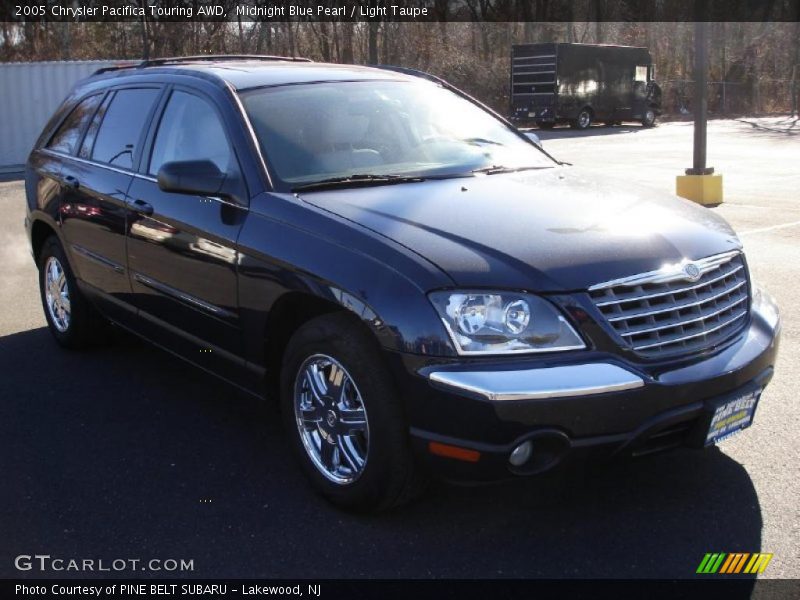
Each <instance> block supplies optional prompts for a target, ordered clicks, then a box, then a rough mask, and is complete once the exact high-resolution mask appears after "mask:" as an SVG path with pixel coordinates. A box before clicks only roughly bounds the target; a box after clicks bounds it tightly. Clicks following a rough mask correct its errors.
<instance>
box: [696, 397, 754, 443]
mask: <svg viewBox="0 0 800 600" xmlns="http://www.w3.org/2000/svg"><path fill="white" fill-rule="evenodd" d="M761 390H762V388H758V389H756V390H752V391H749V392H747V393H746V394H743V395H741V396H737V397H736V398H734V399H733V400H729V401H727V402H723V403H722V404H720V405H719V406H718V407H717V409H716V410H715V411H714V416H713V417H712V418H711V425H710V426H709V428H708V435H706V446H710V445H711V444H718V443H719V442H721V441H723V440H725V439H727V438H729V437H731V436H732V435H734V434H737V433H739V432H740V431H741V430H742V429H745V428H747V427H749V426H750V425H751V424H752V422H753V414H754V413H755V412H756V404H758V399H759V397H760V396H761Z"/></svg>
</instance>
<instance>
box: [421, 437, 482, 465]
mask: <svg viewBox="0 0 800 600" xmlns="http://www.w3.org/2000/svg"><path fill="white" fill-rule="evenodd" d="M428 450H429V451H430V453H431V454H436V455H437V456H446V457H447V458H455V459H456V460H463V461H465V462H478V459H479V458H480V457H481V453H480V452H478V451H477V450H469V449H468V448H459V447H458V446H451V445H450V444H441V443H439V442H429V443H428Z"/></svg>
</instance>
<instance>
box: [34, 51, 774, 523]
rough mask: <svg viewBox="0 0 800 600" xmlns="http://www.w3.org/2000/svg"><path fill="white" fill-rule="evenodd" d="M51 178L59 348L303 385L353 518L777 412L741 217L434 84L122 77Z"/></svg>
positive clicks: (292, 419)
mask: <svg viewBox="0 0 800 600" xmlns="http://www.w3.org/2000/svg"><path fill="white" fill-rule="evenodd" d="M26 191H27V197H28V215H27V219H26V226H27V230H28V233H29V236H30V241H31V247H32V251H33V255H34V257H35V259H36V262H37V264H38V267H39V271H40V285H41V295H42V302H43V305H44V311H45V315H46V316H47V321H48V323H49V326H50V330H51V331H52V333H53V335H54V336H55V339H56V340H57V341H58V342H59V343H60V344H62V345H63V346H66V347H79V346H83V345H86V344H89V343H91V342H92V341H93V339H94V338H96V337H97V334H98V333H99V332H101V331H102V329H103V326H104V324H105V323H107V322H112V323H115V324H117V325H119V326H122V327H124V328H126V329H129V330H131V331H133V332H135V333H137V334H139V335H141V336H143V337H145V338H147V339H149V340H151V341H152V342H154V343H155V344H158V345H159V346H161V347H163V348H165V349H167V350H169V351H171V352H174V353H176V354H178V355H180V356H182V357H184V358H186V359H187V360H189V361H191V362H192V363H195V364H196V365H198V366H200V367H202V368H204V369H207V370H208V371H211V372H213V373H215V374H217V375H219V376H221V377H223V378H225V379H227V380H229V381H231V382H233V383H235V384H236V385H238V386H239V387H241V388H244V389H246V390H248V391H250V392H252V393H255V394H259V395H268V396H272V395H278V396H279V398H280V404H281V409H282V414H283V416H284V418H285V425H286V427H287V431H288V436H289V439H290V440H291V444H292V445H293V447H294V450H295V451H296V454H297V456H298V458H299V462H300V464H301V465H302V467H303V469H304V470H305V472H306V473H307V475H308V477H309V478H310V480H311V482H312V483H313V485H314V486H315V487H316V488H317V490H319V491H320V492H322V493H323V494H324V495H325V496H327V497H328V498H329V499H330V500H332V501H333V502H335V503H337V504H339V505H341V506H346V507H350V508H357V509H363V510H367V509H377V508H382V507H388V506H391V505H396V504H399V503H401V502H403V501H404V500H406V499H408V498H409V497H411V496H413V494H414V492H415V490H418V489H419V488H420V482H421V481H422V480H424V479H425V477H424V476H423V473H425V474H427V473H434V474H438V475H439V476H441V477H444V478H446V479H450V480H461V481H472V482H475V481H486V480H492V479H500V478H507V477H514V476H522V475H529V474H533V473H539V472H542V471H545V470H548V469H551V468H553V467H554V466H556V465H558V464H559V463H560V462H562V461H563V460H565V459H566V458H568V457H570V456H573V455H579V454H583V453H591V454H605V455H620V454H634V455H637V454H645V453H650V452H655V451H658V450H663V449H667V448H672V447H676V446H691V447H698V448H702V447H704V446H707V445H711V444H713V443H715V442H717V441H719V440H720V439H722V438H724V437H726V436H728V435H730V434H732V433H734V432H736V431H738V430H740V429H742V428H744V427H746V426H748V425H749V424H750V423H751V421H752V419H753V415H754V411H755V409H756V406H757V403H758V401H759V398H760V396H761V393H762V391H763V389H764V387H765V385H766V384H767V383H768V381H769V379H770V377H771V375H772V370H773V365H774V364H775V358H776V352H777V347H778V336H779V328H780V325H779V317H778V312H777V309H776V307H775V305H774V303H773V302H772V300H771V299H770V297H769V296H768V295H767V294H766V293H765V292H763V291H761V290H760V289H759V288H757V287H756V286H755V285H754V284H753V282H752V281H751V279H750V278H749V276H748V270H747V261H746V259H745V256H744V254H743V253H742V249H741V244H740V243H739V241H738V239H737V237H736V235H735V234H734V232H733V231H732V230H731V229H730V227H729V226H728V225H727V224H726V223H725V222H724V221H723V220H722V219H720V218H719V217H717V216H716V215H715V214H714V213H713V212H711V211H709V210H707V209H705V208H701V207H698V206H696V205H694V204H692V203H690V202H687V201H683V200H680V199H677V198H674V197H664V198H659V197H655V196H654V195H653V194H652V193H651V192H635V191H633V190H631V189H630V188H629V187H628V186H627V185H620V184H614V183H613V182H604V181H601V180H599V179H598V178H597V177H596V176H594V175H587V174H584V173H581V172H580V171H579V170H578V169H576V168H571V167H567V166H564V165H562V164H560V163H558V162H557V161H555V160H554V159H552V158H551V157H550V156H549V155H547V154H546V153H545V152H544V151H543V150H541V149H540V148H539V147H537V145H536V144H534V143H533V142H531V140H529V139H528V138H527V137H525V135H523V134H521V133H520V132H519V131H517V130H516V129H514V128H513V127H512V126H510V125H509V124H508V123H507V122H506V121H504V120H503V119H502V118H500V117H499V116H497V115H496V114H494V113H492V112H491V111H489V110H488V109H486V108H485V107H483V106H482V105H480V104H478V103H477V102H475V101H474V100H472V99H471V98H469V97H467V96H465V95H464V94H462V93H460V92H458V91H457V90H454V89H453V88H451V87H450V86H448V85H447V84H445V83H444V82H441V81H438V80H435V78H432V77H430V76H425V75H424V74H420V73H412V72H406V71H402V70H398V69H378V68H365V67H355V66H342V65H326V64H317V63H313V62H308V61H300V60H292V59H274V58H273V59H268V58H267V57H258V58H256V57H216V58H209V57H202V58H182V59H163V60H156V61H149V62H146V63H142V64H139V65H135V66H130V67H120V68H116V69H108V70H103V71H102V72H98V73H97V74H95V75H94V76H92V77H91V78H89V79H88V80H86V81H84V82H82V83H81V84H79V85H78V87H77V89H76V90H75V91H74V93H72V94H71V96H70V97H69V98H68V99H67V100H66V101H65V102H64V104H63V106H62V107H61V108H60V109H59V110H58V112H57V113H56V114H55V116H54V117H53V118H52V119H51V121H50V122H49V124H48V125H47V126H46V128H45V130H44V132H43V133H42V135H41V137H40V139H39V140H38V142H37V143H36V146H35V148H34V150H33V152H32V153H31V155H30V159H29V162H28V166H27V171H26ZM272 392H275V394H273V393H272Z"/></svg>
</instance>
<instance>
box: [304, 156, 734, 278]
mask: <svg viewBox="0 0 800 600" xmlns="http://www.w3.org/2000/svg"><path fill="white" fill-rule="evenodd" d="M301 198H302V200H304V201H305V202H308V203H310V204H313V205H315V206H317V207H319V208H322V209H324V210H327V211H330V212H333V213H335V214H337V215H339V216H341V217H344V218H345V219H348V220H350V221H353V222H355V223H358V224H360V225H362V226H364V227H367V228H369V229H371V230H373V231H375V232H377V233H379V234H381V235H383V236H385V237H387V238H390V239H392V240H394V241H395V242H397V243H399V244H402V245H403V246H406V247H407V248H409V249H411V250H413V251H414V252H416V253H417V254H419V255H421V256H422V257H424V258H425V259H427V260H429V261H431V262H432V263H434V264H435V265H437V266H438V267H439V268H440V269H442V270H443V271H444V272H445V273H447V274H448V275H449V276H450V278H451V279H452V280H453V282H454V283H455V284H456V285H458V286H460V287H493V288H512V289H520V290H530V291H541V292H546V291H552V292H556V291H568V290H585V289H586V288H588V287H590V286H591V285H593V284H596V283H600V282H604V281H608V280H611V279H617V278H619V277H625V276H628V275H633V274H637V273H642V272H645V271H651V270H655V269H658V268H660V267H662V266H663V265H664V264H665V263H671V262H678V261H681V260H683V259H684V258H688V259H697V258H702V257H705V256H710V255H712V254H716V253H719V252H725V251H728V250H732V249H736V248H740V247H741V245H740V243H739V241H738V239H737V238H736V235H735V234H734V232H733V230H732V229H731V228H730V226H729V225H728V224H727V223H726V222H725V221H724V220H723V219H722V218H720V217H718V216H717V215H715V214H714V213H713V212H712V211H710V210H709V209H706V208H703V207H701V206H698V205H696V204H694V203H692V202H689V201H688V200H683V199H681V198H677V197H674V196H670V195H667V194H661V195H659V193H658V192H657V191H653V190H651V189H647V188H638V189H636V188H634V186H632V185H630V184H629V183H628V182H624V181H622V182H620V181H613V180H608V179H602V178H599V177H598V176H597V175H596V174H590V173H587V172H581V171H580V170H579V169H576V168H549V169H541V170H536V171H522V172H518V173H510V174H497V175H485V176H478V177H474V178H458V179H445V180H432V181H424V182H420V183H408V184H396V185H384V186H374V187H364V188H355V189H354V188H348V189H339V190H330V191H317V192H306V193H302V194H301Z"/></svg>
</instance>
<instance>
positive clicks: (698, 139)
mask: <svg viewBox="0 0 800 600" xmlns="http://www.w3.org/2000/svg"><path fill="white" fill-rule="evenodd" d="M693 109H694V110H693V112H694V160H693V161H692V168H691V169H686V174H687V175H711V174H712V173H713V172H714V167H706V146H707V141H708V127H707V125H708V23H706V22H704V21H698V22H697V23H695V24H694V106H693Z"/></svg>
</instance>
